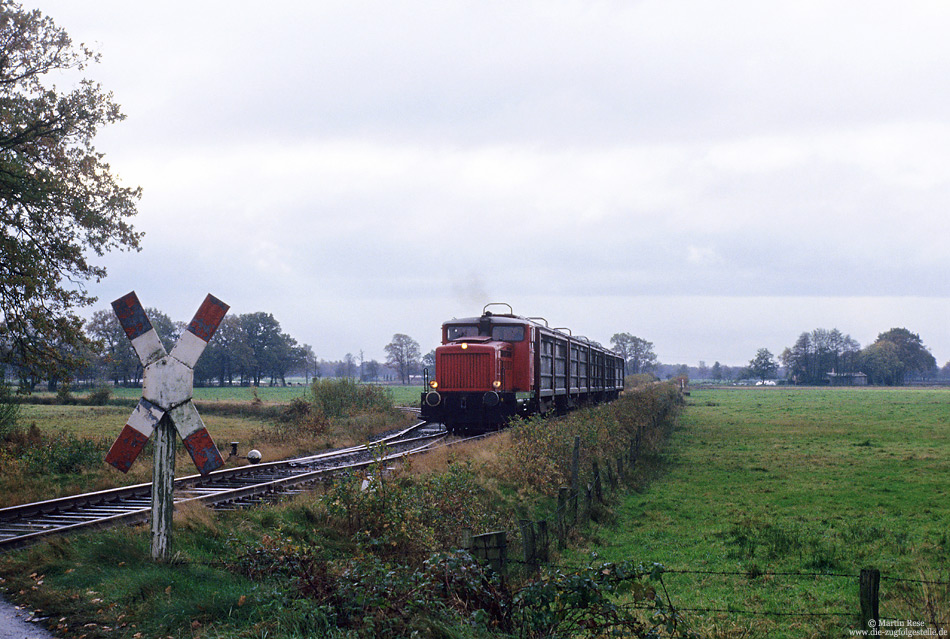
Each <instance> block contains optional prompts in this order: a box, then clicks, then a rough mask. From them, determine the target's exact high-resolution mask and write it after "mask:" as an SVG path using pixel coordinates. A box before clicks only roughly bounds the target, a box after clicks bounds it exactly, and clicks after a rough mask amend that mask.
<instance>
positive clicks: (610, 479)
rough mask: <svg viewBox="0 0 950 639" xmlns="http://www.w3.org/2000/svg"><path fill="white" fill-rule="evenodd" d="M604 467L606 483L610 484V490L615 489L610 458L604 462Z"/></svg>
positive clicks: (614, 476)
mask: <svg viewBox="0 0 950 639" xmlns="http://www.w3.org/2000/svg"><path fill="white" fill-rule="evenodd" d="M604 466H605V467H606V468H607V483H608V484H610V488H611V490H613V489H615V488H616V487H617V476H616V475H614V466H613V464H611V463H610V458H609V457H608V458H607V459H605V460H604Z"/></svg>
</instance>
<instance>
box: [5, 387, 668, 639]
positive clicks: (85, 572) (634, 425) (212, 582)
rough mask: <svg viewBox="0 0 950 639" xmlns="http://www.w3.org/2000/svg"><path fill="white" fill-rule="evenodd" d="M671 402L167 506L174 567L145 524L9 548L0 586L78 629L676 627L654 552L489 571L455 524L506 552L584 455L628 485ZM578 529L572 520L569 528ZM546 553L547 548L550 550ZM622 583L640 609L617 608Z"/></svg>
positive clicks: (498, 633) (661, 430)
mask: <svg viewBox="0 0 950 639" xmlns="http://www.w3.org/2000/svg"><path fill="white" fill-rule="evenodd" d="M679 404H680V399H679V394H678V392H677V391H676V390H675V388H674V387H673V386H672V385H669V384H657V385H651V386H647V387H644V388H642V389H638V390H636V391H635V392H628V393H626V394H625V395H624V396H623V397H622V398H621V399H620V400H618V401H616V402H614V403H612V404H610V405H607V406H599V407H594V408H591V409H586V410H582V411H578V412H576V413H574V414H572V415H570V416H567V417H564V418H557V419H548V420H542V419H532V420H528V421H526V422H523V423H519V424H516V425H514V426H513V427H512V428H511V429H509V430H508V431H506V432H505V433H504V434H502V435H499V436H496V437H493V438H490V439H489V440H487V441H485V442H479V443H475V444H469V445H468V446H467V447H465V448H462V449H459V450H457V451H454V452H450V453H445V452H443V453H442V454H440V455H432V456H431V457H430V458H429V459H425V458H423V459H422V460H421V461H419V462H413V463H412V464H409V465H407V466H406V467H403V468H400V469H396V470H394V471H393V472H390V473H387V472H383V469H381V468H376V469H373V470H371V471H370V476H369V477H367V476H362V475H361V476H354V477H341V478H338V480H336V481H334V482H333V483H332V484H330V485H328V486H327V487H326V490H325V491H324V492H322V493H319V494H318V493H313V494H308V495H303V496H300V497H298V498H297V499H295V500H293V501H291V502H287V503H284V504H280V505H277V506H271V507H266V508H256V509H251V510H247V511H239V512H232V513H215V512H210V511H207V510H204V509H200V508H199V509H191V510H188V511H187V512H183V513H179V514H178V515H176V529H175V537H174V542H173V544H174V548H175V550H176V554H175V561H174V562H173V563H172V564H171V565H156V564H154V563H152V562H151V561H150V560H149V559H148V557H149V550H148V534H147V532H146V531H145V530H144V529H130V530H129V529H127V530H115V531H108V532H104V533H95V534H89V535H83V536H77V537H74V538H70V539H61V540H58V541H55V542H53V543H51V544H48V545H44V546H38V547H35V548H32V549H28V550H25V551H22V552H19V553H16V554H13V555H9V556H6V557H3V558H0V571H2V573H3V575H4V578H5V580H6V582H5V585H6V587H7V588H8V590H9V591H10V592H12V593H13V594H14V596H15V597H16V598H17V599H19V600H21V601H23V602H29V605H31V606H33V607H35V608H40V609H41V611H42V612H41V613H40V614H41V615H44V616H48V617H49V619H50V620H51V622H50V625H51V626H53V627H54V628H59V630H60V631H62V632H63V633H64V634H69V635H70V636H73V635H76V636H78V635H80V634H85V635H86V636H87V637H89V638H90V639H92V638H93V637H132V638H134V637H137V636H169V635H171V636H180V637H186V636H193V637H250V636H255V637H257V636H268V637H301V636H308V637H309V636H315V637H319V636H326V637H404V636H442V637H508V636H520V637H542V636H564V635H571V636H585V635H587V636H600V635H601V634H603V633H605V632H611V631H618V632H623V633H626V634H625V636H647V634H648V633H651V632H653V633H659V634H657V635H651V636H686V635H685V633H686V631H685V630H684V628H683V625H682V623H681V621H680V620H679V619H677V618H676V616H675V614H673V613H672V612H671V611H670V610H669V609H668V607H667V606H666V603H665V601H664V599H663V597H662V596H661V594H660V593H661V589H660V588H658V587H657V585H658V583H659V582H658V581H656V579H655V578H656V577H657V575H655V574H653V571H652V567H649V566H647V567H642V566H633V565H628V564H624V563H618V564H610V565H607V566H598V567H597V568H596V569H594V568H593V567H591V568H583V569H580V570H576V571H565V570H562V569H559V568H557V567H556V564H554V563H550V565H541V566H540V567H538V568H537V569H535V568H525V567H523V566H520V567H519V566H518V565H517V563H518V562H512V563H513V564H515V566H514V567H513V568H511V569H510V570H508V571H507V574H504V575H499V574H496V573H493V572H491V571H488V570H486V569H485V567H484V566H483V565H482V564H481V563H480V562H477V561H476V560H474V559H473V558H472V556H471V555H470V554H469V553H467V552H462V551H459V550H457V549H458V548H459V546H460V543H461V537H462V531H463V530H464V529H468V530H469V531H471V534H473V535H479V534H481V533H486V532H491V531H498V530H506V531H508V532H509V534H510V535H511V539H512V547H511V551H512V552H511V556H512V557H515V556H516V554H517V553H516V550H517V548H518V547H519V545H520V541H517V535H518V532H517V531H518V530H519V525H518V522H519V521H521V520H524V519H528V520H539V519H545V518H546V519H548V520H550V521H551V522H552V527H554V523H553V522H556V521H558V512H563V508H559V506H558V501H557V496H558V494H559V493H561V492H562V491H561V489H562V488H563V487H565V486H570V485H571V484H572V483H575V484H577V485H578V486H581V487H586V486H588V485H591V484H592V482H593V481H595V480H596V479H597V478H596V477H595V475H594V465H595V462H598V464H599V469H606V468H607V467H608V463H610V464H612V468H616V469H618V470H620V469H621V468H623V469H624V471H623V473H622V474H623V477H624V478H625V481H626V482H628V485H632V484H634V483H635V482H638V481H642V479H643V472H644V470H643V469H644V468H646V467H648V466H649V464H648V462H649V460H650V458H651V456H652V455H655V454H656V453H657V451H658V450H659V448H660V447H661V446H662V443H663V441H664V440H665V437H666V435H667V434H668V433H669V431H670V430H671V429H672V428H673V425H674V422H675V417H676V414H677V411H678V406H679ZM332 405H333V404H332V402H331V403H329V404H320V402H318V401H313V402H310V403H309V405H308V406H306V407H305V406H298V407H297V409H296V410H297V413H296V414H295V415H294V416H292V418H290V419H288V421H287V422H286V426H285V427H286V428H287V429H288V432H292V429H293V428H319V426H320V424H321V423H322V421H321V420H322V419H324V418H326V414H327V412H330V411H331V410H332V409H331V408H329V407H330V406H332ZM370 412H373V411H372V410H371V411H370ZM575 450H576V451H577V454H576V455H575ZM634 451H635V455H634ZM469 453H471V454H469ZM618 458H619V459H622V460H624V461H622V462H621V464H620V465H619V466H618V465H617V464H616V461H615V460H617V459H618ZM575 459H576V460H577V461H576V462H575ZM608 460H609V462H608ZM423 466H427V467H428V471H427V472H420V469H421V467H423ZM620 474H621V473H617V476H615V477H614V479H615V480H616V481H617V482H618V483H619V479H620V477H619V475H620ZM575 477H576V480H575ZM364 480H368V483H367V484H366V485H364V484H363V482H364ZM605 492H606V491H605ZM562 494H563V493H562ZM604 501H605V503H599V502H596V503H595V504H593V505H592V506H585V505H584V502H583V500H582V502H581V505H580V506H579V510H580V511H581V513H582V516H581V517H580V518H579V520H580V521H583V512H584V510H585V508H587V509H588V511H589V512H588V513H587V514H588V515H591V512H590V511H591V510H593V509H594V508H595V509H596V512H597V513H599V516H603V515H604V514H608V515H609V509H610V499H609V497H607V498H605V500H604ZM578 535H583V529H582V528H575V529H574V530H573V532H569V533H568V534H566V535H564V537H566V538H570V537H571V536H575V537H576V536H578ZM549 550H550V554H549V555H548V561H549V562H554V561H555V560H556V548H555V547H554V545H553V544H551V545H550V549H549ZM621 591H623V592H627V593H633V601H635V602H636V603H637V606H636V607H618V606H617V605H615V604H614V603H613V602H614V599H613V598H612V595H613V594H616V593H618V592H621Z"/></svg>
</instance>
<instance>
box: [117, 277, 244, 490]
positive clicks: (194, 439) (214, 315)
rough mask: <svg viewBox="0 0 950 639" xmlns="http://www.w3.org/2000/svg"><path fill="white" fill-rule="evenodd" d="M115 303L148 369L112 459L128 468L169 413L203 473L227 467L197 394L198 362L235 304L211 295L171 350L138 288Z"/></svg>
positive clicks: (123, 467) (120, 321)
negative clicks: (197, 402)
mask: <svg viewBox="0 0 950 639" xmlns="http://www.w3.org/2000/svg"><path fill="white" fill-rule="evenodd" d="M112 308H113V310H114V311H115V314H116V316H117V317H118V318H119V323H120V324H121V325H122V328H123V329H125V334H126V335H128V337H129V339H130V340H132V348H133V349H135V353H136V354H137V355H138V357H139V360H141V362H142V366H143V367H144V369H145V371H144V373H143V374H142V399H140V400H139V403H138V405H137V406H136V407H135V410H133V411H132V416H131V417H129V422H128V424H126V426H125V428H123V429H122V433H121V434H120V435H119V438H118V439H117V440H115V443H114V444H113V445H112V448H111V449H109V454H108V455H106V461H107V462H108V463H110V464H112V465H113V466H115V467H116V468H118V469H119V470H121V471H122V472H123V473H125V472H128V470H129V468H131V467H132V462H134V461H135V459H136V457H138V456H139V453H141V452H142V449H143V448H144V447H145V442H147V441H148V438H149V437H150V436H151V434H152V432H153V431H154V430H155V427H156V426H157V425H158V422H159V420H161V419H162V417H163V416H164V415H165V414H166V413H167V414H168V416H169V417H170V418H171V420H172V422H173V423H174V424H175V429H176V430H177V431H178V434H179V435H181V438H182V441H183V442H184V444H185V448H186V449H187V450H188V453H189V454H190V455H191V458H192V460H194V462H195V466H197V467H198V472H200V473H201V474H202V475H206V474H208V473H210V472H211V471H212V470H215V469H216V468H219V467H221V466H222V465H223V464H224V460H222V459H221V453H219V452H218V448H217V446H215V445H214V442H213V441H212V440H211V435H210V434H209V433H208V429H207V428H205V425H204V422H202V421H201V416H200V415H199V414H198V410H197V409H196V408H195V405H194V403H193V402H192V401H191V398H192V394H193V386H194V368H195V363H196V362H197V361H198V358H199V357H201V353H203V352H204V349H205V347H206V346H207V345H208V342H210V341H211V337H212V336H213V335H214V332H215V331H216V330H217V328H218V325H219V324H220V323H221V320H222V319H224V315H225V314H226V313H227V312H228V308H229V306H228V305H227V304H225V303H224V302H222V301H221V300H219V299H217V298H216V297H214V296H212V295H208V296H207V297H206V298H205V301H204V302H203V303H202V304H201V307H200V308H199V309H198V312H197V313H195V317H194V319H192V320H191V324H189V325H188V328H187V330H185V331H184V332H183V333H182V335H181V337H180V338H179V339H178V343H177V344H175V347H174V348H172V352H171V353H170V354H169V353H166V352H165V347H164V346H163V345H162V341H161V340H160V339H159V338H158V333H156V332H155V329H154V328H153V327H152V323H151V322H150V321H149V319H148V316H147V315H146V314H145V309H144V308H142V304H141V303H140V302H139V298H138V297H137V296H136V295H135V292H134V291H133V292H131V293H129V294H128V295H125V296H123V297H120V298H119V299H117V300H116V301H114V302H112Z"/></svg>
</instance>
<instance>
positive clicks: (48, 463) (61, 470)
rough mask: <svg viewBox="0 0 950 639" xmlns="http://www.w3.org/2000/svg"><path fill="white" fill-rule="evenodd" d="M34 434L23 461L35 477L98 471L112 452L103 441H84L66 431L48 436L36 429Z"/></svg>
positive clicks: (23, 445)
mask: <svg viewBox="0 0 950 639" xmlns="http://www.w3.org/2000/svg"><path fill="white" fill-rule="evenodd" d="M34 431H35V432H34ZM30 434H31V435H33V436H32V437H31V438H28V441H26V442H24V443H23V444H22V445H21V448H22V450H21V451H20V458H21V459H22V460H23V462H24V464H25V465H26V469H27V470H28V471H29V472H31V473H35V474H44V473H47V474H48V473H53V474H67V473H78V472H81V471H83V470H87V469H92V468H97V467H99V466H101V465H102V458H103V456H104V455H105V454H106V451H107V450H108V444H107V443H106V442H105V441H103V440H99V441H95V440H91V439H80V438H78V437H76V436H75V435H73V434H71V433H67V432H65V431H61V432H59V433H57V434H56V435H53V436H47V435H41V434H40V432H39V429H37V428H36V427H35V426H33V427H31V429H30Z"/></svg>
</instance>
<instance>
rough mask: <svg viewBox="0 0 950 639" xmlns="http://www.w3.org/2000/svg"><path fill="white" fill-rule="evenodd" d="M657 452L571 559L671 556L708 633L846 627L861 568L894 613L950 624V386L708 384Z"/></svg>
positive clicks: (679, 590)
mask: <svg viewBox="0 0 950 639" xmlns="http://www.w3.org/2000/svg"><path fill="white" fill-rule="evenodd" d="M656 461H657V463H656V465H655V467H654V472H655V476H654V478H653V481H652V482H651V483H649V484H648V486H647V487H646V488H645V489H643V490H642V492H638V493H631V494H628V495H627V496H625V497H624V498H622V503H621V504H620V505H619V508H618V514H617V521H616V522H614V523H613V524H611V525H608V526H603V527H601V528H599V529H598V530H596V531H595V532H594V534H593V537H592V539H593V540H594V541H593V542H592V543H591V544H589V545H588V546H587V547H585V548H583V549H581V550H578V551H575V552H573V553H569V554H568V556H567V557H566V560H567V561H569V562H571V561H573V562H582V561H587V560H589V558H590V554H589V553H596V556H597V557H598V561H600V560H604V561H620V560H629V559H633V560H638V561H642V562H645V563H651V562H659V563H661V564H663V565H664V566H665V567H667V568H668V569H669V570H670V571H671V572H669V573H667V574H666V575H665V577H664V585H665V586H666V588H667V590H668V592H669V596H670V598H671V600H672V601H673V603H674V604H675V605H676V606H678V607H679V608H681V609H683V610H684V611H685V612H684V614H685V616H686V618H687V619H688V620H689V621H690V622H691V625H692V626H693V628H694V629H695V630H698V631H700V632H701V633H702V634H703V635H704V636H711V637H746V636H752V637H759V636H769V637H792V638H802V637H815V638H817V637H839V636H848V635H847V629H848V628H856V624H857V621H856V619H857V616H858V610H859V608H858V574H859V572H860V570H861V569H863V568H877V569H879V570H880V571H881V574H882V582H881V615H882V617H884V618H889V619H892V620H900V621H903V622H908V621H913V622H915V623H919V622H924V623H926V624H927V626H926V627H932V628H934V629H935V630H939V629H947V628H948V627H950V586H948V585H947V582H950V502H948V494H950V390H944V389H883V388H862V389H831V388H825V389H818V388H746V389H738V388H735V389H710V390H694V391H693V392H692V394H691V395H690V397H689V398H688V405H687V408H686V410H685V411H684V414H683V416H682V417H681V421H680V424H679V426H678V428H677V430H676V431H674V434H673V437H672V440H671V441H670V444H669V446H668V447H667V449H666V452H665V453H664V454H663V455H662V456H661V457H660V458H659V459H658V460H656ZM716 573H725V574H716ZM924 582H939V583H924Z"/></svg>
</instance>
